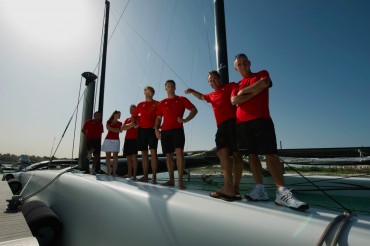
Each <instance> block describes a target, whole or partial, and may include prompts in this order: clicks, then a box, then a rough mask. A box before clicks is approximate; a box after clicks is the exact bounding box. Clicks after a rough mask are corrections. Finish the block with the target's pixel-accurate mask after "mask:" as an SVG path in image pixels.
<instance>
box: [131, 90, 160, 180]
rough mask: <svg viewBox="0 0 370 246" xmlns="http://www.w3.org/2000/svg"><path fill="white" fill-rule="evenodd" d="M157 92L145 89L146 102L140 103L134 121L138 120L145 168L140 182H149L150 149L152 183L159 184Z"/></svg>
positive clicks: (133, 116)
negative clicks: (155, 97)
mask: <svg viewBox="0 0 370 246" xmlns="http://www.w3.org/2000/svg"><path fill="white" fill-rule="evenodd" d="M154 94H155V90H154V88H153V87H151V86H147V87H145V88H144V95H145V101H143V102H141V103H139V104H138V105H137V107H136V109H135V110H134V112H133V113H132V118H133V120H135V119H138V121H137V122H136V123H137V125H138V149H139V150H140V151H141V163H142V167H143V174H144V175H143V177H141V178H140V179H139V180H138V181H141V182H148V173H149V159H148V147H149V150H150V156H151V158H150V159H151V165H152V183H153V184H156V183H157V165H158V157H157V147H158V139H157V138H156V136H155V132H154V124H155V120H156V112H157V107H158V104H159V102H158V101H156V100H154V99H153V96H154Z"/></svg>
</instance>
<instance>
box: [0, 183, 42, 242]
mask: <svg viewBox="0 0 370 246" xmlns="http://www.w3.org/2000/svg"><path fill="white" fill-rule="evenodd" d="M1 180H2V177H1V179H0V228H1V229H0V245H1V246H3V245H9V246H10V245H12V246H14V245H17V246H23V245H29V246H33V245H39V244H38V242H37V239H36V238H35V237H33V236H32V233H31V230H30V229H29V227H28V225H27V222H26V220H25V219H24V217H23V214H22V212H19V213H5V211H6V209H7V207H8V202H7V201H6V200H8V199H11V198H12V196H13V194H12V192H11V190H10V187H9V186H8V183H7V181H1Z"/></svg>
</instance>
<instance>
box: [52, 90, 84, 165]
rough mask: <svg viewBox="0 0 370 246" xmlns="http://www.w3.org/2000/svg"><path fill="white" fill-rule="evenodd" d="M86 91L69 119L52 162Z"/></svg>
mask: <svg viewBox="0 0 370 246" xmlns="http://www.w3.org/2000/svg"><path fill="white" fill-rule="evenodd" d="M85 91H86V89H85V90H84V92H83V93H82V95H81V97H80V99H79V100H78V102H77V105H76V108H75V110H74V111H73V113H72V115H71V117H70V119H69V121H68V123H67V126H66V128H65V129H64V132H63V134H62V136H61V138H60V140H59V142H58V145H57V147H56V148H55V151H54V154H53V155H52V156H51V157H50V161H51V160H52V159H53V158H54V156H55V153H56V152H57V150H58V148H59V145H60V143H61V142H62V140H63V138H64V135H65V134H66V131H67V129H68V127H69V124H70V123H71V121H72V118H73V116H74V114H75V113H76V111H77V109H78V105H79V104H80V102H81V99H82V97H83V96H84V94H85Z"/></svg>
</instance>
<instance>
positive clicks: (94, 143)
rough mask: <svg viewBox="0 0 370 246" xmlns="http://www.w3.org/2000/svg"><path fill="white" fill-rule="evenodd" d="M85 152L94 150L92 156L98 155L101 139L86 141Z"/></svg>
mask: <svg viewBox="0 0 370 246" xmlns="http://www.w3.org/2000/svg"><path fill="white" fill-rule="evenodd" d="M86 147H87V150H88V151H89V150H91V149H94V154H100V150H101V139H89V140H86Z"/></svg>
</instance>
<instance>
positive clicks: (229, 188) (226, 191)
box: [185, 71, 243, 201]
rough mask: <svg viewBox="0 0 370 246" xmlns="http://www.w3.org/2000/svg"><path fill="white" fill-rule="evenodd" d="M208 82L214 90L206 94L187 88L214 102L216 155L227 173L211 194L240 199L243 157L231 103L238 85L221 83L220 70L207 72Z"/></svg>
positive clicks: (198, 95) (223, 197)
mask: <svg viewBox="0 0 370 246" xmlns="http://www.w3.org/2000/svg"><path fill="white" fill-rule="evenodd" d="M208 82H209V85H210V86H211V87H212V88H213V89H214V91H213V92H211V93H208V94H205V95H203V94H202V93H200V92H198V91H196V90H194V89H191V88H189V89H187V90H185V93H186V94H189V93H191V94H193V95H194V96H195V97H197V98H198V99H200V100H205V101H206V102H208V103H211V104H212V108H213V112H214V115H215V118H216V124H217V132H216V139H215V141H216V147H217V155H218V157H219V159H220V164H221V168H222V170H223V174H224V187H223V188H222V189H220V190H219V191H216V192H211V193H210V196H212V197H214V198H222V199H225V200H227V201H233V200H240V199H241V196H240V194H238V193H239V184H240V179H241V176H242V172H243V159H242V157H241V155H240V153H239V152H238V151H237V147H236V118H235V112H236V107H235V106H234V105H232V104H231V101H230V98H231V92H232V90H233V88H235V87H236V86H237V84H236V83H227V84H225V85H222V84H221V78H220V75H219V73H218V72H217V71H211V72H209V73H208ZM231 154H232V155H233V157H234V161H235V177H234V185H233V182H232V174H231V173H232V160H231V159H230V155H231Z"/></svg>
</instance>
